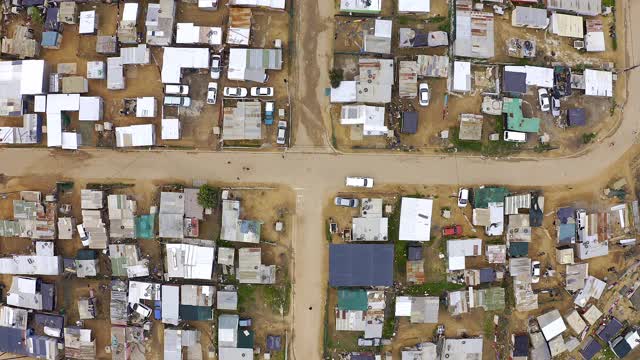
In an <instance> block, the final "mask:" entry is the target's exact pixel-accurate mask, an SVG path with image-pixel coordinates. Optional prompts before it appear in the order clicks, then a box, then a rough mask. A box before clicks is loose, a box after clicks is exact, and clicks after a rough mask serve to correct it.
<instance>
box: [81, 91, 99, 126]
mask: <svg viewBox="0 0 640 360" xmlns="http://www.w3.org/2000/svg"><path fill="white" fill-rule="evenodd" d="M78 120H80V121H99V120H102V98H101V97H99V96H81V97H80V114H79V115H78Z"/></svg>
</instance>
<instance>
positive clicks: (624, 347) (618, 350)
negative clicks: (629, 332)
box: [611, 337, 631, 359]
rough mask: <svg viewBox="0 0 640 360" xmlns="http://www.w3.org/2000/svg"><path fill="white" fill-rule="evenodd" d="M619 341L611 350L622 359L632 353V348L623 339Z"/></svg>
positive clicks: (620, 338)
mask: <svg viewBox="0 0 640 360" xmlns="http://www.w3.org/2000/svg"><path fill="white" fill-rule="evenodd" d="M617 340H618V343H617V344H615V345H614V344H612V345H613V346H611V349H612V350H613V352H614V353H615V354H616V355H618V357H619V358H621V359H622V358H623V357H625V356H627V354H628V353H630V352H631V346H630V345H629V343H628V342H627V340H625V339H624V338H622V337H619V338H618V339H617Z"/></svg>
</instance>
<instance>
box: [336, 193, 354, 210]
mask: <svg viewBox="0 0 640 360" xmlns="http://www.w3.org/2000/svg"><path fill="white" fill-rule="evenodd" d="M333 203H334V204H336V205H337V206H344V207H350V208H357V207H358V205H360V200H358V199H350V198H343V197H340V196H336V198H335V199H333Z"/></svg>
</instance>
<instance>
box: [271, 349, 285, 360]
mask: <svg viewBox="0 0 640 360" xmlns="http://www.w3.org/2000/svg"><path fill="white" fill-rule="evenodd" d="M284 351H285V350H284V349H283V350H280V351H275V352H273V351H272V352H271V360H284Z"/></svg>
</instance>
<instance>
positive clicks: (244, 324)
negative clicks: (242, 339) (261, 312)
mask: <svg viewBox="0 0 640 360" xmlns="http://www.w3.org/2000/svg"><path fill="white" fill-rule="evenodd" d="M251 325H253V321H252V320H251V318H246V319H245V318H241V319H240V321H238V326H240V327H251Z"/></svg>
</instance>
